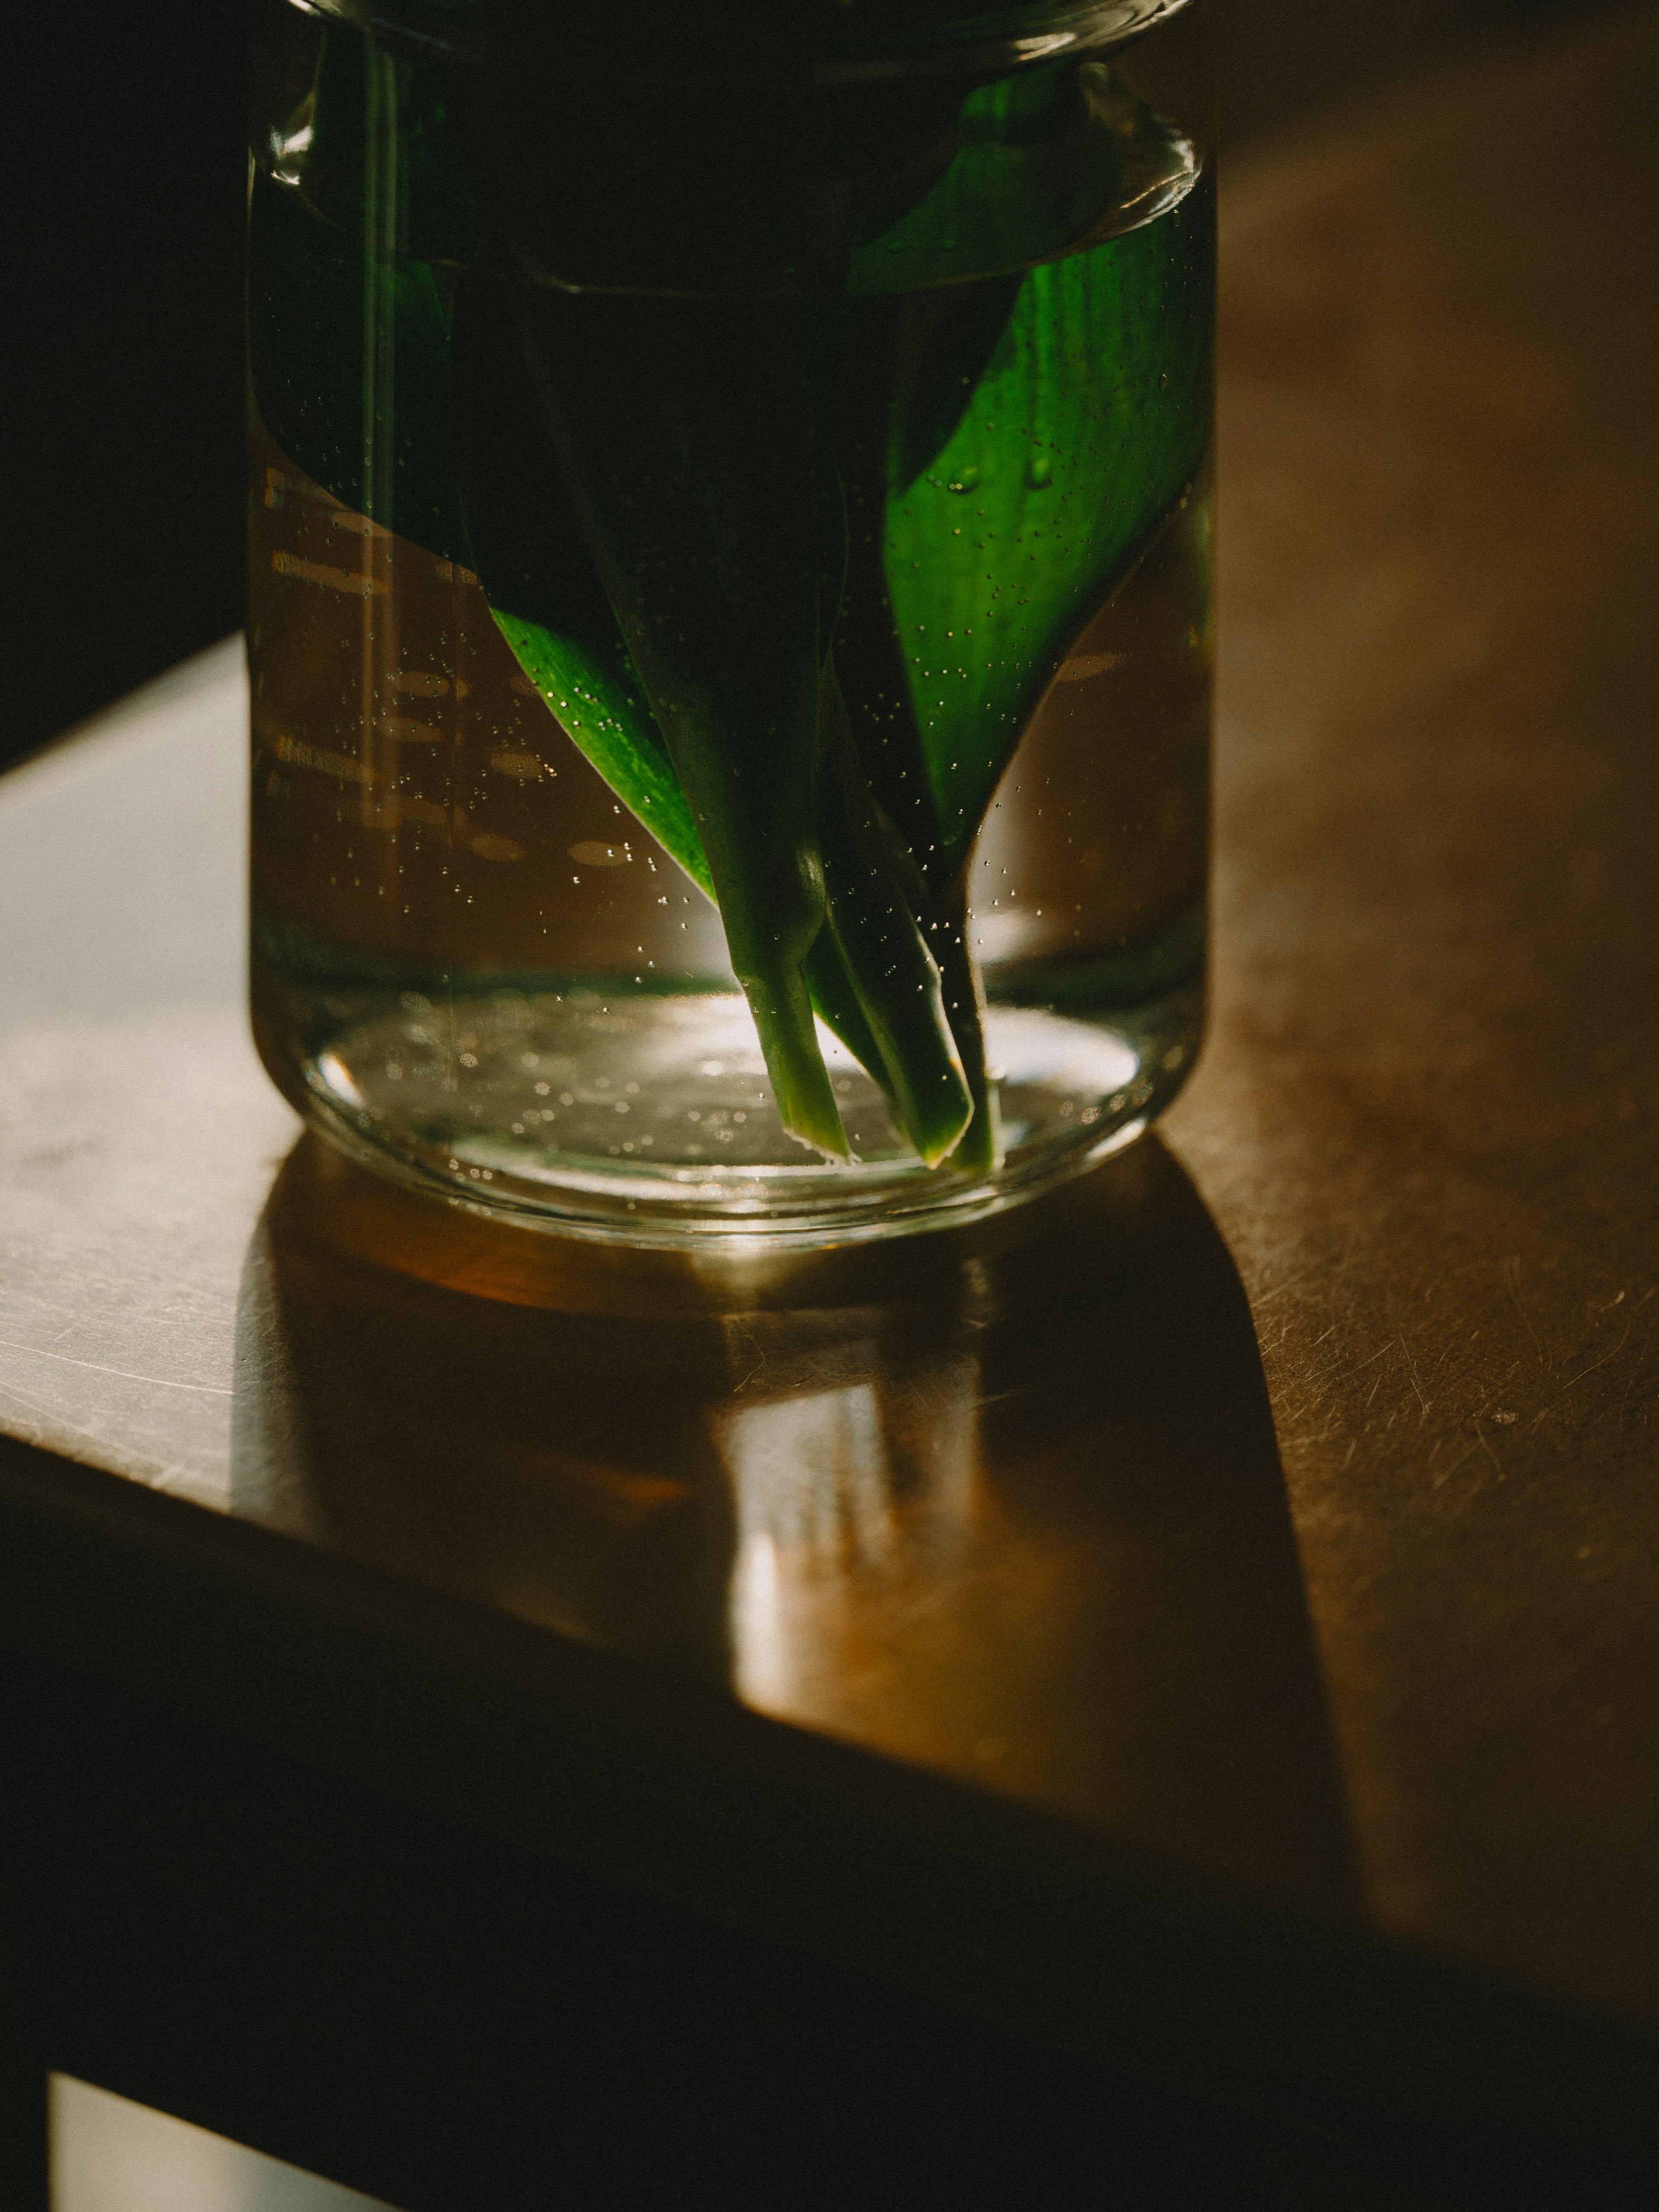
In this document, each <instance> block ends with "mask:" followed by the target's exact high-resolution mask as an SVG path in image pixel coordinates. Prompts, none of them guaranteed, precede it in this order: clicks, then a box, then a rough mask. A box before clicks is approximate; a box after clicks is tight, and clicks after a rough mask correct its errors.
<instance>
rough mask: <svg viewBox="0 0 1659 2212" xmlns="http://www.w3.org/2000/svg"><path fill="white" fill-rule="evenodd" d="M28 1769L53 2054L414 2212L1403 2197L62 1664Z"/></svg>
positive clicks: (25, 1710) (1206, 2110)
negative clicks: (85, 1678)
mask: <svg viewBox="0 0 1659 2212" xmlns="http://www.w3.org/2000/svg"><path fill="white" fill-rule="evenodd" d="M0 1748H3V1753H4V1757H5V1761H6V1769H7V1771H8V1772H9V1774H11V1775H14V1776H15V1775H20V1774H21V1775H26V1776H27V1778H28V1782H29V1785H30V1788H31V1792H32V1796H33V1802H34V1803H35V1805H36V1807H37V1808H38V1811H37V1815H36V1819H35V1820H34V1822H33V1824H32V1826H31V1829H30V1832H29V1838H28V1849H27V1852H26V1853H25V1854H24V1862H23V1867H22V1878H23V1880H24V1881H25V1883H26V1885H27V1899H28V1923H29V1939H30V1942H31V1943H32V1945H33V1946H34V1947H36V1950H37V1955H38V1957H39V1959H40V1984H41V1989H42V1993H43V2003H42V2007H41V2015H40V2023H39V2026H40V2037H41V2050H42V2053H43V2056H44V2059H45V2063H47V2064H49V2065H51V2066H52V2067H54V2068H56V2069H58V2070H60V2071H64V2072H69V2073H71V2074H73V2075H75V2076H76V2078H77V2079H82V2080H87V2081H93V2082H94V2083H96V2084H98V2085H100V2086H102V2087H109V2088H112V2089H113V2090H114V2091H116V2092H117V2093H118V2094H122V2095H126V2096H130V2097H132V2098H134V2099H136V2100H138V2101H139V2102H141V2103H145V2104H148V2105H149V2106H152V2107H154V2108H155V2109H157V2110H160V2111H164V2112H171V2113H174V2114H176V2115H178V2116H179V2117H182V2118H187V2119H189V2120H191V2121H192V2122H194V2123H195V2124H198V2125H202V2126H206V2127H208V2128H210V2129H212V2130H215V2131H216V2132H217V2133H220V2134H223V2135H227V2136H229V2137H230V2138H231V2139H232V2140H233V2141H239V2142H246V2143H248V2144H250V2145H251V2146H252V2147H254V2148H259V2149H262V2150H264V2151H266V2152H267V2153H269V2154H272V2155H276V2156H279V2157H282V2158H284V2159H286V2160H289V2162H291V2163H295V2164H299V2165H301V2166H303V2167H306V2168H307V2169H308V2170H310V2171H312V2172H319V2173H322V2174H325V2175H326V2176H328V2177H329V2178H331V2179H337V2180H340V2181H343V2182H345V2183H347V2184H349V2185H353V2186H356V2187H357V2188H360V2189H362V2190H365V2191H368V2192H370V2193H372V2194H374V2195H377V2196H380V2197H384V2198H386V2200H387V2201H388V2202H389V2203H392V2204H394V2205H397V2206H398V2207H400V2208H401V2209H402V2212H479V2208H481V2207H485V2206H489V2207H495V2206H503V2207H505V2206H508V2205H511V2206H513V2207H520V2206H521V2207H524V2208H526V2212H543V2208H548V2212H554V2209H555V2208H562V2207H564V2206H567V2205H569V2206H580V2207H582V2208H584V2212H586V2208H590V2207H591V2208H592V2212H624V2208H627V2212H632V2208H634V2207H636V2206H638V2207H641V2208H642V2207H645V2206H647V2205H663V2206H668V2205H673V2206H678V2205H688V2206H689V2205H690V2204H692V2203H696V2204H700V2205H702V2204H708V2205H711V2206H716V2207H720V2208H721V2212H725V2209H726V2208H728V2207H729V2208H732V2212H735V2208H737V2207H739V2206H748V2205H751V2204H752V2205H763V2204H764V2205H777V2206H785V2205H787V2206H789V2207H791V2208H792V2212H793V2208H797V2207H799V2208H802V2212H808V2208H811V2212H818V2208H822V2212H845V2208H847V2207H849V2206H854V2205H858V2206H869V2207H871V2208H883V2212H885V2209H886V2208H889V2207H891V2208H894V2212H896V2208H899V2207H901V2206H905V2207H908V2206H916V2207H929V2208H931V2207H935V2206H938V2207H943V2206H945V2205H947V2204H954V2203H962V2204H969V2203H971V2204H975V2205H981V2204H982V2205H987V2206H997V2207H1008V2208H1012V2207H1015V2206H1018V2205H1024V2204H1026V2203H1033V2202H1036V2203H1042V2204H1044V2205H1054V2206H1063V2207H1068V2208H1069V2207H1073V2206H1075V2207H1079V2208H1081V2207H1083V2206H1085V2205H1087V2206H1098V2205H1115V2204H1118V2203H1122V2204H1124V2205H1133V2207H1134V2208H1135V2212H1186V2208H1189V2207H1190V2208H1199V2207H1203V2208H1205V2212H1211V2209H1212V2208H1215V2209H1216V2212H1225V2208H1231V2207H1241V2208H1243V2207H1249V2206H1254V2205H1256V2204H1259V2203H1264V2202H1266V2203H1273V2204H1275V2205H1283V2206H1285V2207H1287V2208H1288V2207H1305V2208H1307V2212H1325V2208H1327V2207H1328V2206H1330V2205H1332V2204H1340V2205H1342V2206H1343V2207H1345V2208H1346V2207H1350V2206H1354V2207H1367V2208H1370V2207H1376V2208H1379V2212H1380V2208H1381V2207H1383V2206H1384V2205H1387V2204H1390V2203H1395V2202H1397V2201H1398V2199H1396V2198H1395V2197H1394V2196H1392V2195H1391V2194H1390V2193H1389V2191H1387V2190H1386V2189H1384V2188H1383V2187H1381V2186H1380V2185H1378V2184H1377V2182H1376V2179H1375V2178H1374V2176H1373V2175H1372V2173H1371V2171H1370V2160H1368V2159H1367V2158H1366V2157H1365V2156H1364V2154H1363V2153H1361V2152H1358V2151H1357V2150H1356V2148H1355V2146H1354V2145H1353V2144H1352V2143H1348V2144H1346V2145H1343V2144H1341V2143H1340V2139H1339V2138H1338V2137H1337V2136H1335V2135H1334V2134H1333V2136H1331V2137H1329V2138H1328V2137H1326V2136H1324V2135H1323V2134H1322V2132H1321V2131H1320V2130H1318V2129H1317V2128H1313V2129H1310V2128H1308V2127H1305V2126H1304V2127H1298V2128H1291V2127H1286V2126H1285V2125H1283V2124H1279V2123H1276V2122H1274V2121H1273V2120H1272V2119H1271V2118H1267V2116H1265V2115H1257V2116H1249V2115H1245V2114H1241V2113H1234V2112H1224V2111H1220V2110H1218V2109H1217V2108H1216V2107H1215V2106H1213V2105H1212V2104H1208V2103H1206V2101H1204V2100H1201V2099H1199V2098H1196V2097H1191V2096H1186V2095H1182V2094H1181V2093H1178V2092H1177V2091H1176V2090H1173V2089H1171V2088H1170V2087H1159V2086H1158V2085H1156V2084H1152V2083H1148V2082H1146V2081H1139V2080H1136V2079H1133V2078H1131V2077H1129V2076H1127V2075H1122V2074H1120V2073H1115V2072H1114V2071H1113V2070H1112V2069H1109V2068H1105V2067H1103V2066H1101V2065H1099V2064H1097V2063H1091V2062H1089V2061H1087V2060H1085V2059H1082V2058H1079V2057H1073V2056H1069V2055H1067V2054H1066V2053H1064V2052H1060V2051H1052V2050H1048V2049H1044V2048H1042V2047H1040V2046H1038V2045H1034V2044H1032V2043H1030V2042H1029V2041H1027V2040H1025V2039H1022V2038H1020V2037H1018V2036H1017V2035H1012V2034H1009V2033H1001V2032H1000V2031H998V2030H996V2029H994V2028H992V2027H987V2026H986V2025H985V2024H983V2023H981V2022H977V2021H970V2020H968V2019H965V2018H963V2017H961V2016H960V2015H955V2014H953V2013H951V2012H949V2011H946V2010H945V2009H943V2008H940V2007H939V2006H937V2005H933V2004H929V2003H927V2002H922V2001H921V2000H919V1999H917V1998H916V1997H915V1996H909V1995H907V1994H905V1993H904V1992H902V1991H900V1990H894V1989H891V1988H888V1987H884V1986H881V1985H878V1984H874V1983H872V1982H869V1981H865V1980H861V1979H860V1978H857V1977H854V1976H852V1975H848V1974H843V1973H839V1972H835V1971H833V1970H832V1969H830V1968H828V1967H826V1966H823V1965H821V1964H817V1963H815V1962H814V1961H812V1960H807V1959H804V1958H801V1957H799V1956H796V1955H793V1954H790V1953H788V1952H786V1951H783V1950H781V1949H779V1948H776V1947H775V1946H771V1945H769V1944H766V1943H764V1942H759V1941H757V1940H755V1939H753V1938H750V1937H747V1936H742V1935H739V1934H737V1933H735V1932H733V1931H732V1930H731V1929H726V1928H721V1927H716V1926H714V1925H713V1924H712V1923H707V1922H703V1921H700V1920H698V1919H696V1918H695V1917H691V1916H690V1915H688V1914H685V1913H684V1912H680V1911H675V1910H673V1909H671V1908H670V1907H668V1906H666V1905H663V1904H661V1903H659V1901H657V1900H655V1899H651V1898H648V1897H642V1896H641V1895H639V1894H637V1893H631V1892H628V1891H624V1890H622V1889H619V1888H617V1887H613V1886H611V1885H610V1884H607V1883H606V1882H605V1881H599V1880H596V1879H594V1878H592V1876H590V1875H585V1874H582V1873H580V1872H579V1871H576V1870H574V1869H571V1868H569V1867H568V1866H562V1865H560V1864H558V1863H549V1862H548V1861H546V1860H544V1859H541V1858H538V1857H529V1856H527V1855H526V1854H524V1853H522V1852H518V1851H514V1850H511V1849H509V1848H507V1847H506V1846H505V1845H502V1844H499V1843H497V1842H495V1841H492V1840H491V1839H489V1838H483V1837H480V1836H478V1835H476V1834H473V1833H471V1832H465V1831H464V1830H462V1829H460V1828H459V1827H456V1826H450V1825H447V1824H446V1823H444V1822H441V1821H439V1820H432V1819H430V1818H427V1817H423V1816H422V1815H419V1814H414V1813H411V1812H410V1810H409V1808H407V1807H404V1806H402V1805H398V1804H394V1803H392V1802H388V1801H386V1800H385V1799H383V1798H381V1797H379V1796H376V1795H375V1794H374V1792H372V1791H369V1790H365V1789H362V1788H359V1787H355V1786H352V1785H350V1784H344V1783H342V1782H341V1781H339V1780H338V1779H337V1778H327V1777H325V1776H322V1775H320V1774H319V1773H318V1772H317V1771H315V1770H314V1769H313V1768H310V1767H308V1766H305V1765H298V1764H295V1763H294V1762H291V1761H284V1760H282V1759H276V1758H274V1757H272V1756H270V1754H268V1753H264V1752H261V1751H258V1750H257V1749H255V1748H254V1747H252V1746H250V1745H248V1744H246V1742H242V1741H238V1740H236V1739H234V1738H232V1737H228V1736H224V1735H217V1734H216V1733H214V1732H213V1731H211V1730H208V1729H203V1728H200V1727H198V1726H193V1725H191V1723H187V1722H185V1721H183V1720H181V1719H180V1718H179V1717H177V1716H176V1715H171V1714H167V1715H164V1714H162V1713H161V1712H160V1711H157V1710H156V1709H155V1708H154V1707H150V1706H147V1705H144V1704H143V1703H142V1702H140V1701H138V1700H136V1699H124V1698H122V1697H121V1696H120V1695H119V1694H118V1693H115V1692H109V1691H107V1690H101V1689H100V1690H94V1689H92V1688H90V1687H89V1686H87V1685H86V1684H84V1683H80V1682H76V1681H75V1680H70V1678H67V1677H65V1676H64V1675H61V1674H56V1673H54V1672H53V1671H52V1669H51V1668H46V1667H45V1666H43V1665H40V1664H36V1663H32V1662H30V1663H23V1662H14V1661H12V1660H11V1659H10V1658H8V1659H7V1661H6V1663H5V1665H4V1667H3V1668H0ZM1337 2177H1340V2178H1338V2179H1336V2190H1337V2193H1336V2194H1333V2193H1332V2188H1333V2181H1334V2178H1337ZM1264 2192H1265V2193H1264ZM1411 2201H1412V2202H1413V2203H1431V2204H1432V2203H1439V2202H1441V2201H1443V2200H1441V2199H1439V2198H1438V2197H1432V2196H1429V2197H1425V2196H1424V2195H1421V2194H1417V2195H1414V2196H1413V2198H1412V2200H1411ZM1481 2201H1483V2202H1484V2201H1485V2200H1484V2199H1483V2200H1481ZM1514 2201H1515V2200H1514V2199H1512V2198H1510V2199H1506V2200H1505V2203H1506V2205H1507V2203H1512V2202H1514Z"/></svg>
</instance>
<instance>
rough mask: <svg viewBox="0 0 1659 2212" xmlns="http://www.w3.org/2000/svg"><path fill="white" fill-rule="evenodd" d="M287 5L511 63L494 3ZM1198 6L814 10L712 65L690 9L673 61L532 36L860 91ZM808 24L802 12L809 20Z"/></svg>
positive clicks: (698, 76) (1097, 47)
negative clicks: (703, 54) (694, 49)
mask: <svg viewBox="0 0 1659 2212" xmlns="http://www.w3.org/2000/svg"><path fill="white" fill-rule="evenodd" d="M288 4H289V6H291V7H293V8H295V9H297V10H298V11H299V12H301V14H304V15H316V16H320V17H322V18H324V19H325V20H326V21H335V22H341V23H347V24H349V25H350V26H351V27H353V28H354V29H356V30H358V31H361V32H362V33H364V34H365V35H366V36H367V37H369V38H372V39H374V40H379V41H381V42H383V43H386V44H390V45H395V46H404V47H408V48H411V49H413V50H415V51H416V52H426V53H428V54H430V55H433V56H434V57H436V56H437V55H440V54H441V55H445V56H448V57H453V58H456V59H460V60H471V61H477V62H480V63H488V62H489V61H490V60H492V59H495V58H498V57H503V56H504V54H505V52H506V49H507V44H508V42H507V40H504V39H503V37H502V35H501V21H500V15H501V10H500V9H499V8H497V7H495V6H492V4H491V0H288ZM853 4H854V0H836V10H837V14H838V15H840V14H842V11H843V10H850V9H851V7H852V5H853ZM1192 4H1193V0H1019V4H1017V5H1015V6H1012V7H1009V8H1003V9H994V10H992V11H989V12H976V13H974V14H972V15H968V14H962V15H957V14H955V13H951V14H949V15H944V14H941V13H939V12H938V11H937V10H935V9H930V8H929V7H928V6H927V0H915V4H913V6H912V7H911V8H910V9H909V10H908V18H909V19H908V21H903V20H902V21H900V22H898V23H897V24H894V23H893V22H892V20H891V12H890V13H889V15H888V17H887V20H886V21H884V24H883V26H882V27H881V29H880V30H879V31H877V29H876V27H875V26H873V25H872V24H870V23H869V22H867V21H864V22H860V21H856V20H848V18H847V16H846V15H842V21H839V22H836V21H832V20H831V18H830V17H829V15H828V12H827V11H817V10H815V11H814V13H815V14H817V23H816V24H814V23H813V22H811V21H805V20H802V21H797V22H795V23H794V24H792V25H790V26H788V27H786V29H785V30H784V32H783V33H782V35H781V37H780V35H779V34H778V33H777V30H776V27H775V16H771V15H770V11H769V28H770V30H771V35H770V36H769V38H767V39H765V40H760V39H758V38H757V40H756V42H755V44H754V45H753V46H752V47H750V49H748V50H745V51H742V52H738V53H737V54H735V55H734V54H733V52H732V45H731V43H730V42H729V40H726V39H723V38H722V37H720V35H719V33H720V28H721V27H720V25H718V24H715V23H712V22H711V23H708V25H707V27H706V29H703V30H702V35H701V36H700V38H699V41H698V43H699V45H700V46H704V47H705V49H706V50H707V51H708V52H709V53H711V54H712V55H715V56H717V57H718V58H715V59H710V60H709V61H708V62H707V63H704V62H703V61H702V60H701V59H699V58H696V56H690V55H688V52H687V46H686V43H685V40H686V33H687V31H688V29H689V28H690V26H688V25H687V24H686V22H685V20H684V11H683V10H678V9H675V10H670V9H668V8H667V7H665V8H664V10H663V20H662V22H661V24H660V25H659V26H652V27H651V28H653V29H654V28H661V29H662V30H664V31H665V32H668V31H669V30H670V28H671V19H672V18H673V17H674V16H678V21H677V22H672V39H673V43H672V46H671V51H670V52H659V54H658V55H657V56H656V57H654V58H648V57H647V52H646V51H645V41H646V39H647V35H648V33H647V27H645V26H643V25H642V26H641V27H639V29H638V30H636V31H635V33H634V36H633V38H632V40H631V41H630V42H629V46H631V50H629V47H627V46H624V43H623V35H622V33H621V32H620V30H619V28H618V27H617V26H616V25H615V21H614V18H613V19H612V20H611V24H610V25H609V26H607V29H608V31H609V33H610V34H609V35H608V36H607V35H602V34H600V33H599V32H598V30H597V28H596V27H595V26H594V25H593V24H592V21H591V19H590V20H589V21H586V22H583V21H581V19H580V17H578V16H576V15H574V11H573V13H572V15H571V17H570V19H569V21H568V27H567V26H566V25H564V24H560V23H558V22H557V21H551V22H550V21H547V20H546V19H545V16H544V18H543V20H542V21H539V22H537V23H535V24H534V25H533V28H534V30H535V32H536V33H537V34H538V37H540V38H542V39H545V40H549V41H550V42H553V41H557V42H558V43H559V45H560V47H561V50H562V58H567V59H568V64H569V66H570V68H571V70H573V71H574V73H576V74H579V75H580V76H592V77H617V76H622V77H629V78H638V77H643V76H656V75H659V74H671V75H672V76H674V77H676V78H678V79H684V80H687V81H695V82H702V83H711V82H732V83H738V82H745V81H764V80H767V79H769V78H776V77H777V76H789V77H792V78H795V79H799V80H801V81H804V82H810V83H813V84H821V85H836V84H846V85H855V84H860V83H879V82H882V81H884V80H886V79H897V78H903V77H914V76H981V75H1002V74H1004V73H1006V72H1007V71H1009V70H1015V69H1018V68H1021V67H1024V66H1027V65H1030V64H1036V63H1041V62H1046V61H1054V60H1058V59H1060V58H1062V57H1064V56H1066V55H1073V56H1081V55H1084V54H1087V53H1093V52H1100V51H1102V50H1103V49H1105V48H1109V47H1116V46H1123V45H1125V44H1127V42H1128V41H1129V40H1132V39H1137V38H1139V37H1140V36H1141V35H1142V34H1143V33H1146V32H1147V31H1150V30H1152V29H1155V28H1156V27H1158V25H1159V24H1161V23H1164V22H1167V21H1169V20H1170V17H1172V16H1174V15H1181V14H1183V13H1185V12H1186V10H1187V9H1188V7H1190V6H1191V5H1192ZM513 12H515V13H516V12H517V10H516V9H515V10H514V11H513ZM538 12H539V11H538ZM554 12H555V11H554V10H552V9H549V10H548V11H547V14H548V15H552V14H554ZM728 12H729V13H730V15H732V18H733V24H732V27H734V28H736V29H738V30H741V29H742V28H743V27H744V25H743V23H742V21H741V19H742V17H743V16H744V14H746V13H747V10H746V9H744V6H743V4H742V0H738V4H737V5H736V6H735V7H733V8H732V9H730V10H729V11H728ZM895 12H896V11H895ZM801 15H802V17H803V18H804V17H805V15H806V11H805V9H803V10H802V11H801ZM526 27H527V28H528V27H532V26H531V25H528V24H527V25H526ZM750 27H751V28H752V27H756V26H755V25H754V24H751V25H750Z"/></svg>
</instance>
